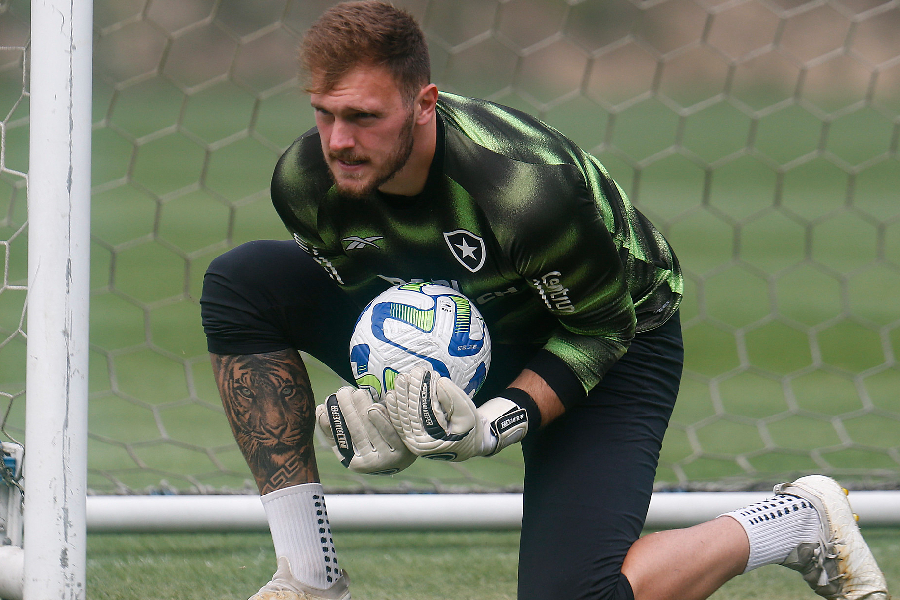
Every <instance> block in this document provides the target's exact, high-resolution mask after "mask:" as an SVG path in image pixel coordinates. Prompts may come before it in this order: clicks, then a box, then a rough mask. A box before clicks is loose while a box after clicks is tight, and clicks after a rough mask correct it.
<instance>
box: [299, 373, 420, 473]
mask: <svg viewBox="0 0 900 600" xmlns="http://www.w3.org/2000/svg"><path fill="white" fill-rule="evenodd" d="M316 421H317V422H318V424H319V429H320V430H321V431H322V433H323V434H325V439H326V440H327V441H328V442H329V444H330V445H331V449H332V450H333V451H334V453H335V455H336V456H337V457H338V460H340V461H341V464H342V465H344V466H345V467H347V468H348V469H350V470H351V471H356V472H357V473H368V474H370V475H393V474H394V473H397V472H399V471H402V470H403V469H405V468H406V467H408V466H409V465H411V464H412V463H413V461H414V460H416V455H415V454H413V453H412V452H410V451H409V449H407V447H406V446H405V445H404V444H403V441H402V440H401V439H400V436H399V435H397V432H396V431H395V430H394V428H393V427H392V426H391V423H390V420H389V419H388V414H387V408H386V407H385V406H384V405H383V404H380V403H378V402H377V401H376V399H375V397H374V394H373V393H372V392H371V390H369V388H362V389H356V388H354V387H350V386H345V387H342V388H341V389H339V390H338V391H336V392H335V393H333V394H331V395H330V396H328V399H327V400H325V403H324V404H320V405H319V406H317V407H316Z"/></svg>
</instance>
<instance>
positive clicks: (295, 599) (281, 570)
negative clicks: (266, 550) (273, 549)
mask: <svg viewBox="0 0 900 600" xmlns="http://www.w3.org/2000/svg"><path fill="white" fill-rule="evenodd" d="M338 573H340V577H338V578H337V580H336V581H335V582H334V583H333V584H332V586H331V587H330V588H328V589H325V590H320V589H318V588H314V587H311V586H308V585H304V584H302V583H300V582H299V581H297V580H296V579H294V576H293V575H292V574H291V564H290V561H288V559H287V558H284V557H283V556H281V557H279V558H278V569H277V570H276V571H275V575H273V576H272V581H270V582H269V583H267V584H266V585H264V586H263V587H262V588H260V590H259V591H258V592H256V593H255V594H254V595H253V596H251V597H250V600H350V577H349V576H348V575H347V572H346V571H344V570H341V569H338Z"/></svg>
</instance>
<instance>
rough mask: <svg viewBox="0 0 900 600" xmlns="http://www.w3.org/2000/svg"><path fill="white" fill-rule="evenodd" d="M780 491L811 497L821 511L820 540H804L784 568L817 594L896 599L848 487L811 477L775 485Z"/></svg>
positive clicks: (844, 598)
mask: <svg viewBox="0 0 900 600" xmlns="http://www.w3.org/2000/svg"><path fill="white" fill-rule="evenodd" d="M775 493H776V494H792V495H794V496H799V497H800V498H802V499H804V500H807V501H808V502H809V503H810V504H811V505H812V506H813V508H815V509H816V511H817V512H818V513H819V518H820V519H821V523H822V528H821V531H820V532H819V540H818V541H817V542H809V543H803V544H800V545H799V546H797V547H796V548H795V549H794V550H792V551H791V553H790V554H789V555H788V557H787V560H785V562H784V563H782V564H783V565H784V566H786V567H788V568H790V569H794V570H795V571H799V572H800V573H801V574H802V575H803V579H804V580H806V583H808V584H809V587H811V588H812V589H813V590H814V591H815V592H816V593H817V594H819V595H820V596H824V597H826V598H832V599H835V600H863V599H865V600H890V595H889V594H888V592H887V582H886V581H885V579H884V575H883V574H882V572H881V570H880V569H879V568H878V565H877V564H876V562H875V557H874V556H872V552H871V551H870V550H869V546H868V545H867V544H866V542H865V540H864V539H863V537H862V534H861V533H860V532H859V527H858V526H857V524H856V515H854V514H853V511H852V510H851V509H850V502H849V501H848V500H847V491H846V490H844V489H843V488H842V487H841V486H840V485H838V483H837V482H836V481H835V480H833V479H831V478H830V477H825V476H823V475H808V476H806V477H801V478H800V479H798V480H796V481H794V482H793V483H781V484H779V485H776V486H775Z"/></svg>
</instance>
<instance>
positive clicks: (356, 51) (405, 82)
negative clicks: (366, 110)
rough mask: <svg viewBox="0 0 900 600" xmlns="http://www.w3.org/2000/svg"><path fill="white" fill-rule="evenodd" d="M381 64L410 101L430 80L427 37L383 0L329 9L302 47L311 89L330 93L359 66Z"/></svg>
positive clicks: (304, 71) (304, 70)
mask: <svg viewBox="0 0 900 600" xmlns="http://www.w3.org/2000/svg"><path fill="white" fill-rule="evenodd" d="M361 65H365V66H381V67H385V68H387V70H388V71H389V72H390V73H391V74H392V75H393V76H394V79H395V80H396V82H397V85H398V87H399V88H400V91H401V93H402V94H403V97H404V100H406V101H407V102H408V103H411V102H412V101H413V100H414V99H415V97H416V95H417V94H418V93H419V91H420V90H421V89H422V87H424V86H425V85H428V83H429V81H430V80H431V63H430V60H429V57H428V46H427V45H426V43H425V35H424V34H423V33H422V30H421V29H420V28H419V25H418V23H416V20H415V19H414V18H413V17H412V15H410V14H409V13H408V12H406V11H405V10H403V9H400V8H395V7H394V6H391V5H390V4H388V3H387V2H382V1H380V0H363V1H362V2H342V3H340V4H338V5H336V6H333V7H331V8H330V9H328V10H327V11H325V12H324V13H323V14H322V16H320V17H319V19H318V20H317V21H316V22H315V23H313V25H312V26H311V27H310V28H309V30H308V31H307V32H306V35H305V36H304V38H303V43H302V44H301V46H300V66H301V72H302V75H303V76H304V78H305V79H306V89H307V91H308V92H312V93H327V92H329V91H331V90H332V89H334V86H335V85H337V83H338V81H340V80H341V78H342V77H344V76H345V75H346V74H347V73H349V72H350V71H351V70H353V69H354V68H355V67H357V66H361Z"/></svg>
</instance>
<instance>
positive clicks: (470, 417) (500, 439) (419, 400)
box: [384, 367, 540, 461]
mask: <svg viewBox="0 0 900 600" xmlns="http://www.w3.org/2000/svg"><path fill="white" fill-rule="evenodd" d="M506 392H507V393H509V395H510V396H513V397H515V396H521V397H522V398H521V399H520V402H522V400H525V402H523V404H526V403H528V404H530V406H531V407H532V410H531V411H529V410H527V409H526V408H525V407H523V406H522V404H520V403H519V402H514V401H513V400H511V399H509V398H504V397H497V398H492V399H490V400H488V401H487V402H485V403H484V404H483V405H482V406H481V407H480V408H476V407H475V403H474V402H472V400H471V399H470V398H469V396H468V394H466V393H465V392H464V391H463V390H462V389H461V388H460V387H459V386H458V385H456V384H455V383H453V382H452V381H451V380H450V379H448V378H446V377H440V376H439V375H438V374H437V373H435V372H433V371H429V370H426V369H424V368H422V367H416V368H414V369H412V370H411V371H410V372H408V373H402V374H400V375H398V376H397V378H396V379H395V380H394V389H393V391H390V392H388V393H387V394H385V398H384V403H385V404H386V405H387V410H388V415H389V416H390V419H391V424H393V426H394V429H396V430H397V431H398V432H399V433H400V435H401V436H402V437H403V442H404V443H405V444H406V446H407V447H408V448H409V449H410V450H411V451H412V452H413V454H415V455H417V456H424V457H425V458H431V459H435V460H450V461H463V460H467V459H469V458H471V457H473V456H491V455H493V454H496V453H497V452H500V450H502V449H503V448H505V447H506V446H508V445H510V444H512V443H515V442H518V441H521V440H522V438H524V437H525V434H526V433H528V427H529V413H530V414H531V415H532V418H533V420H536V421H540V416H539V415H540V413H539V412H538V411H537V405H536V404H535V403H534V400H532V399H531V397H530V396H528V394H527V393H525V392H524V391H522V390H517V389H512V388H511V389H507V390H506ZM539 426H540V424H539V423H537V424H535V425H534V427H535V428H537V427H539Z"/></svg>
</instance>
